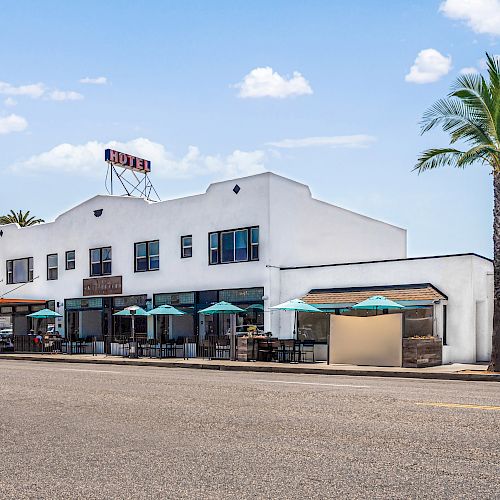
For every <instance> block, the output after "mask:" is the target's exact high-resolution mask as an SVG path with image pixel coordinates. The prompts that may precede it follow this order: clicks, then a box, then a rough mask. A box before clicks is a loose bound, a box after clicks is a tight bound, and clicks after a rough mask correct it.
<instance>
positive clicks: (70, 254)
mask: <svg viewBox="0 0 500 500" xmlns="http://www.w3.org/2000/svg"><path fill="white" fill-rule="evenodd" d="M75 267H76V253H75V251H74V250H68V251H67V252H66V271H69V270H71V269H75Z"/></svg>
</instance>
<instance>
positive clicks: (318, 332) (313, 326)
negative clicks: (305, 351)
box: [297, 312, 330, 342]
mask: <svg viewBox="0 0 500 500" xmlns="http://www.w3.org/2000/svg"><path fill="white" fill-rule="evenodd" d="M297 322H298V339H299V340H314V341H315V342H327V341H328V333H329V331H330V315H329V314H320V313H305V312H299V313H298V315H297Z"/></svg>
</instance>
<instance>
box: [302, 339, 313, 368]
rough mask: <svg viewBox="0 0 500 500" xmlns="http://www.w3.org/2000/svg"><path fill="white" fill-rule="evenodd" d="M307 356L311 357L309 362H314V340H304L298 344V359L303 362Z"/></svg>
mask: <svg viewBox="0 0 500 500" xmlns="http://www.w3.org/2000/svg"><path fill="white" fill-rule="evenodd" d="M308 357H309V358H310V359H311V363H315V360H314V340H304V341H302V345H301V346H300V357H299V360H300V361H302V362H303V363H305V362H306V360H307V358H308Z"/></svg>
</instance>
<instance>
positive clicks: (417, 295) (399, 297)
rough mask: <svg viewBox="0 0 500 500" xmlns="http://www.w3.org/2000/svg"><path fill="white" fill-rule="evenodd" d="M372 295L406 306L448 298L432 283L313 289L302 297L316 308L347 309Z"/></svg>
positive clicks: (417, 305)
mask: <svg viewBox="0 0 500 500" xmlns="http://www.w3.org/2000/svg"><path fill="white" fill-rule="evenodd" d="M373 295H383V296H384V297H386V298H388V299H390V300H394V301H395V302H398V303H399V304H401V305H403V306H406V307H422V306H430V305H433V304H435V303H437V302H440V301H443V300H448V297H447V296H446V295H445V294H444V293H443V292H441V291H440V290H439V289H438V288H436V287H435V286H434V285H432V283H417V284H404V285H383V286H367V287H347V288H346V287H344V288H327V289H313V290H311V291H310V292H309V293H307V294H306V295H304V296H303V297H302V300H303V301H304V302H307V303H308V304H313V305H314V306H316V307H317V308H318V309H322V310H324V311H330V310H332V311H333V310H335V309H347V308H349V307H352V306H353V305H354V304H357V303H359V302H361V301H363V300H366V299H368V298H370V297H372V296H373Z"/></svg>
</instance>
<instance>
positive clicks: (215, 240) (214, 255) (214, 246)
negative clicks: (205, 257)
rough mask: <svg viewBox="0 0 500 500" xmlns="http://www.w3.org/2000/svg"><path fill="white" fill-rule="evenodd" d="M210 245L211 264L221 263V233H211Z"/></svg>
mask: <svg viewBox="0 0 500 500" xmlns="http://www.w3.org/2000/svg"><path fill="white" fill-rule="evenodd" d="M208 240H209V241H208V244H209V259H210V260H209V262H210V264H218V263H219V233H210V235H209V237H208Z"/></svg>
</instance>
